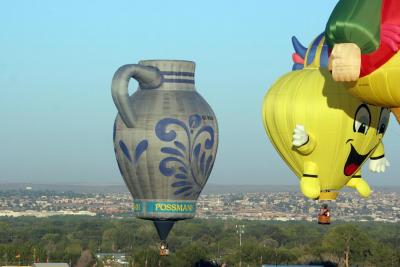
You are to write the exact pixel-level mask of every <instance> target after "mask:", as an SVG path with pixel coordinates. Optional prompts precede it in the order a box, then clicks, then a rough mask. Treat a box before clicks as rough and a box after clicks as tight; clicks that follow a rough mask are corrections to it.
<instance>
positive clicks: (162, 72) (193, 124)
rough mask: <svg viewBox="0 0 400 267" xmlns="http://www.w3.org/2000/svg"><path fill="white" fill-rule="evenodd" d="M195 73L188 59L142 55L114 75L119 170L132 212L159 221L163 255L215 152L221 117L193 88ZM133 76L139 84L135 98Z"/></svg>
mask: <svg viewBox="0 0 400 267" xmlns="http://www.w3.org/2000/svg"><path fill="white" fill-rule="evenodd" d="M194 70H195V63H194V62H191V61H179V60H145V61H140V62H139V64H130V65H124V66H122V67H120V68H119V69H118V70H117V71H116V73H115V75H114V77H113V80H112V96H113V100H114V103H115V105H116V107H117V109H118V115H117V118H116V119H115V123H114V135H113V138H114V150H115V156H116V159H117V163H118V167H119V170H120V172H121V175H122V177H123V178H124V181H125V183H126V185H127V187H128V188H129V191H130V192H131V194H132V197H133V198H134V204H133V210H134V214H135V216H137V217H138V218H141V219H146V220H151V221H153V222H154V225H155V227H156V229H157V232H158V235H159V237H160V239H161V241H162V242H161V245H160V254H161V255H166V254H168V246H167V243H166V239H167V236H168V233H169V232H170V230H171V228H172V227H173V225H174V223H175V222H176V221H179V220H185V219H191V218H193V217H194V216H195V212H196V200H197V198H198V196H199V195H200V192H201V191H202V189H203V187H204V185H205V184H206V182H207V179H208V177H209V176H210V173H211V170H212V168H213V165H214V161H215V156H216V153H217V144H218V126H217V120H216V118H215V115H214V112H213V111H212V109H211V107H210V106H209V105H208V104H207V102H206V101H205V100H204V99H203V98H202V97H201V96H200V94H199V93H197V91H196V89H195V82H194ZM130 78H134V79H136V80H137V81H138V82H139V88H138V90H137V91H136V92H135V93H134V94H133V95H131V96H129V95H128V84H129V80H130Z"/></svg>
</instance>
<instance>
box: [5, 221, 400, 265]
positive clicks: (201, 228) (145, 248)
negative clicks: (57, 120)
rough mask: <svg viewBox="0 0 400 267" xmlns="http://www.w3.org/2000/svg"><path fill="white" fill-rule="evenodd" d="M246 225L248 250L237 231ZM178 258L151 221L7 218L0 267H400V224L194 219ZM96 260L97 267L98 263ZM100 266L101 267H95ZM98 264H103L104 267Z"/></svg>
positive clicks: (181, 228)
mask: <svg viewBox="0 0 400 267" xmlns="http://www.w3.org/2000/svg"><path fill="white" fill-rule="evenodd" d="M238 224H241V225H245V227H244V233H243V234H242V246H241V247H240V246H239V236H238V234H237V231H236V227H235V226H236V225H238ZM168 242H169V247H170V250H171V256H169V257H163V258H160V257H159V256H158V236H157V234H156V231H155V228H154V226H153V224H152V222H151V221H143V220H138V219H133V218H132V219H107V218H97V217H78V216H68V217H51V218H32V217H23V218H2V219H0V264H2V265H6V264H8V265H18V264H21V265H31V264H32V262H33V261H40V262H45V261H46V260H49V261H51V262H66V263H71V264H72V265H76V263H77V261H78V259H79V258H80V257H81V255H82V252H83V251H86V254H87V253H88V252H90V253H91V254H92V255H94V254H96V253H98V252H103V253H105V252H121V253H125V254H126V255H127V256H128V257H127V259H128V260H129V262H130V265H131V266H145V263H146V262H147V266H149V267H150V266H159V265H161V266H174V267H176V266H178V267H179V266H195V264H196V263H198V262H201V261H203V262H205V261H210V262H211V261H214V262H217V263H219V264H222V263H226V264H227V265H228V266H238V264H239V262H240V261H242V266H260V265H261V264H321V265H324V266H345V265H346V264H348V266H400V224H390V223H366V222H363V223H351V224H350V223H341V222H335V223H334V224H332V225H330V226H322V225H318V224H316V223H311V222H264V221H236V220H201V219H196V220H189V221H182V222H178V223H177V224H176V225H175V226H174V228H173V230H172V231H171V233H170V235H169V238H168ZM92 257H93V261H92V263H91V264H92V265H93V264H94V263H96V262H95V257H94V256H92ZM93 262H94V263H93ZM101 265H102V263H101V262H97V266H101Z"/></svg>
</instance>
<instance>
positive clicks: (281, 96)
mask: <svg viewBox="0 0 400 267" xmlns="http://www.w3.org/2000/svg"><path fill="white" fill-rule="evenodd" d="M293 44H294V46H295V50H296V54H295V55H294V56H293V58H294V59H295V62H296V64H295V65H294V67H293V69H294V71H292V72H290V73H288V74H286V75H284V76H282V77H281V78H280V79H278V81H276V82H275V83H274V84H273V85H272V87H271V88H270V89H269V91H268V92H267V94H266V96H265V98H264V102H263V111H262V114H263V122H264V126H265V129H266V132H267V134H268V137H269V139H270V141H271V143H272V144H273V145H274V147H275V149H276V150H277V152H278V153H279V154H280V156H281V157H282V159H283V160H284V161H285V162H286V163H287V164H288V165H289V167H290V168H291V170H292V171H293V172H294V173H295V174H296V176H297V177H299V179H300V188H301V191H302V193H303V194H304V195H305V196H306V197H308V198H311V199H320V200H333V199H335V198H336V197H337V194H338V190H340V189H341V188H342V187H344V186H350V187H353V188H355V189H356V190H357V191H358V192H359V194H360V195H361V196H363V197H367V196H369V195H370V194H371V189H370V187H369V186H368V184H367V183H366V181H365V180H364V179H363V178H362V175H361V166H362V165H363V164H364V162H365V161H366V160H367V159H370V160H371V164H370V168H371V169H373V170H375V171H384V169H385V168H386V166H387V165H388V162H387V160H386V158H385V156H384V147H383V144H382V142H381V141H382V138H383V135H384V134H385V131H386V128H387V125H388V122H389V115H390V111H389V110H388V109H387V108H381V107H377V106H373V105H369V104H365V103H363V102H361V101H360V100H359V99H358V98H356V97H354V96H352V95H350V94H348V93H347V91H346V90H345V88H344V85H343V84H341V83H337V82H335V81H334V80H333V79H332V75H331V74H330V73H329V71H328V70H327V69H326V66H327V64H328V57H327V56H328V48H327V46H326V45H325V44H324V35H323V34H321V35H320V36H318V37H317V38H316V39H315V40H314V41H313V42H312V44H311V45H310V47H309V48H308V49H306V48H304V47H302V46H301V45H300V44H299V42H298V41H297V39H295V38H294V39H293ZM302 64H303V65H304V68H303V66H302Z"/></svg>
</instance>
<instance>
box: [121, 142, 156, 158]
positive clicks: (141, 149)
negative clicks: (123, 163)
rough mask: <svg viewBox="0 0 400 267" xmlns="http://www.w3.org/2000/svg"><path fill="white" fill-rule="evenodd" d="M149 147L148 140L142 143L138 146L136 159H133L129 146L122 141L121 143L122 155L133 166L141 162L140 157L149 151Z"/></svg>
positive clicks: (135, 154)
mask: <svg viewBox="0 0 400 267" xmlns="http://www.w3.org/2000/svg"><path fill="white" fill-rule="evenodd" d="M148 146H149V142H148V141H147V140H146V139H145V140H142V141H140V142H139V143H138V144H137V145H136V148H135V153H134V157H133V158H132V156H131V154H130V152H129V149H128V147H127V145H126V144H125V142H124V141H122V140H120V141H119V148H120V149H121V151H122V153H123V154H124V155H125V157H126V158H127V159H128V160H129V161H130V162H132V163H133V164H136V163H137V162H138V161H139V159H140V157H141V156H142V155H143V153H144V152H145V151H146V150H147V148H148Z"/></svg>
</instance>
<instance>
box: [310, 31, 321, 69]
mask: <svg viewBox="0 0 400 267" xmlns="http://www.w3.org/2000/svg"><path fill="white" fill-rule="evenodd" d="M323 37H324V33H321V34H320V35H318V37H317V38H316V39H315V40H314V42H313V43H312V45H311V47H310V49H309V51H308V55H307V65H311V63H312V62H313V61H314V58H315V53H316V52H317V48H318V45H319V43H320V42H321V40H322V38H323Z"/></svg>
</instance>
